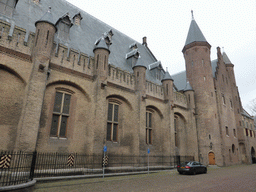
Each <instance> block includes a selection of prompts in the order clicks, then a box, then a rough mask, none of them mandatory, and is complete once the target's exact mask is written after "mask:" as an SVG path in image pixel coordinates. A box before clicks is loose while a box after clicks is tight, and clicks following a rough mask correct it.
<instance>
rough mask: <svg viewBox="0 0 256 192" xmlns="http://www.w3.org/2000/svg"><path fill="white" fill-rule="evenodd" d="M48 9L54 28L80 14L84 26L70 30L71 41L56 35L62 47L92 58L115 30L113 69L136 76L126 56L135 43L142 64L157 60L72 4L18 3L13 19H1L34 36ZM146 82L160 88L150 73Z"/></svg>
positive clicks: (24, 0)
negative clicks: (105, 35) (99, 41)
mask: <svg viewBox="0 0 256 192" xmlns="http://www.w3.org/2000/svg"><path fill="white" fill-rule="evenodd" d="M49 6H51V14H52V21H53V23H54V24H55V23H56V22H57V21H58V20H59V18H61V17H62V16H63V15H65V14H67V13H68V15H69V16H70V18H73V17H74V16H75V15H77V14H79V13H80V14H81V16H82V18H83V19H82V20H81V24H80V25H79V26H78V25H75V24H74V25H73V26H72V27H71V28H70V40H67V41H63V40H61V39H59V38H58V37H57V35H55V39H54V40H55V42H57V43H62V44H64V45H65V46H67V47H68V48H73V49H75V50H77V51H79V52H82V53H85V54H88V55H89V56H93V55H94V53H93V49H94V46H95V41H96V40H97V39H99V38H100V37H102V34H103V33H104V32H106V31H109V30H110V29H112V31H113V34H114V36H113V37H112V45H111V46H110V47H109V50H110V52H111V53H110V56H109V63H111V64H112V65H114V66H116V67H119V68H121V69H122V70H126V71H128V72H133V70H132V67H131V66H129V65H127V62H126V58H125V57H126V54H127V53H129V52H130V51H131V49H130V48H129V46H130V45H132V44H134V43H136V45H137V47H138V51H139V52H140V55H141V60H142V63H144V64H145V65H150V64H152V63H155V62H156V61H157V60H156V58H155V57H154V55H153V54H152V53H151V51H150V50H149V49H148V48H147V46H144V45H142V44H141V43H139V42H136V41H135V40H134V39H131V38H130V37H128V36H127V35H125V34H123V33H122V32H120V31H118V30H116V29H114V28H113V27H111V26H109V25H107V24H106V23H103V22H102V21H100V20H98V19H96V18H95V17H93V16H91V15H90V14H88V13H87V12H85V11H84V10H81V9H79V8H78V7H76V6H74V5H72V4H70V3H69V2H67V1H65V0H54V1H53V0H41V1H40V3H39V4H36V3H34V2H33V1H31V0H19V1H18V3H17V5H16V8H15V11H14V14H13V18H12V19H10V18H7V17H5V16H2V15H0V19H2V20H5V21H7V22H9V23H12V25H16V26H18V27H21V28H24V29H26V31H27V36H28V34H29V33H30V32H35V29H36V28H35V22H36V21H38V20H40V19H41V18H42V17H43V16H44V15H45V13H47V11H48V9H49ZM146 78H147V80H149V81H152V82H154V83H157V84H161V81H160V80H157V79H156V78H155V77H154V76H153V75H152V74H151V73H150V71H149V70H147V72H146Z"/></svg>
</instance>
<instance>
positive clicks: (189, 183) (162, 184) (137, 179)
mask: <svg viewBox="0 0 256 192" xmlns="http://www.w3.org/2000/svg"><path fill="white" fill-rule="evenodd" d="M41 191H47V192H52V191H53V192H59V191H61V192H65V191H90V192H91V191H97V192H101V191H111V192H115V191H118V192H119V191H129V192H133V191H134V192H135V191H139V192H142V191H147V192H150V191H171V192H175V191H182V192H188V191H189V192H193V191H196V192H208V191H210V192H212V191H218V192H222V191H223V192H236V191H239V192H244V191H250V192H252V191H255V192H256V164H254V165H239V166H231V167H225V168H209V169H208V173H207V174H198V175H179V174H178V173H177V172H176V170H172V171H162V172H158V173H152V174H142V175H129V176H118V177H105V178H104V179H103V178H93V179H77V180H69V181H58V182H50V183H39V184H36V186H35V192H41Z"/></svg>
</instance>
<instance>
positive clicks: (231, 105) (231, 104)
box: [229, 99, 233, 109]
mask: <svg viewBox="0 0 256 192" xmlns="http://www.w3.org/2000/svg"><path fill="white" fill-rule="evenodd" d="M229 101H230V108H231V109H232V108H233V103H232V100H231V99H230V100H229Z"/></svg>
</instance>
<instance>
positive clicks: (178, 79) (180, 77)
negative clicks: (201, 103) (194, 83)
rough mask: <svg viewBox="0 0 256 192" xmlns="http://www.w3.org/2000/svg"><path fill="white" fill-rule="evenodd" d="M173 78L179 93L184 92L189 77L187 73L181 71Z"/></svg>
mask: <svg viewBox="0 0 256 192" xmlns="http://www.w3.org/2000/svg"><path fill="white" fill-rule="evenodd" d="M172 78H173V80H174V81H173V83H174V85H175V86H176V88H177V89H178V91H182V90H184V88H185V87H186V84H187V75H186V71H181V72H179V73H176V74H174V75H172Z"/></svg>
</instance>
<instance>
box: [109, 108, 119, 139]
mask: <svg viewBox="0 0 256 192" xmlns="http://www.w3.org/2000/svg"><path fill="white" fill-rule="evenodd" d="M118 110H119V105H117V104H115V103H109V104H108V119H107V141H117V136H118V135H117V133H118Z"/></svg>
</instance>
